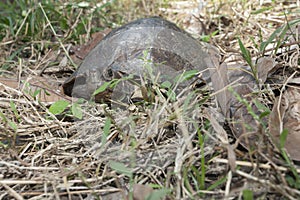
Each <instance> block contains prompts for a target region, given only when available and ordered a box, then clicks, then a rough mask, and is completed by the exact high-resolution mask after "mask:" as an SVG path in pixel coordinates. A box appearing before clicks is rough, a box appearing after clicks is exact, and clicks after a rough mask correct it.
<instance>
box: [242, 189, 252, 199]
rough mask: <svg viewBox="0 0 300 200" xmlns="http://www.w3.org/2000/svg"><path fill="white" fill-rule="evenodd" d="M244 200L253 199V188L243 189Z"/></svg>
mask: <svg viewBox="0 0 300 200" xmlns="http://www.w3.org/2000/svg"><path fill="white" fill-rule="evenodd" d="M243 199H244V200H253V192H252V191H251V190H243Z"/></svg>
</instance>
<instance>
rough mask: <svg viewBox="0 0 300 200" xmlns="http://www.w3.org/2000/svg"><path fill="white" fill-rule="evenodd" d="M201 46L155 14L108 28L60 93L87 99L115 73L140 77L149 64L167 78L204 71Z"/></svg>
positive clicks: (204, 54)
mask: <svg viewBox="0 0 300 200" xmlns="http://www.w3.org/2000/svg"><path fill="white" fill-rule="evenodd" d="M203 48H204V47H203V46H202V45H201V44H200V42H198V41H197V40H195V39H194V38H193V37H191V36H190V35H189V34H188V33H186V32H185V31H183V30H181V29H180V28H178V27H177V26H176V25H175V24H174V23H171V22H169V21H167V20H164V19H162V18H159V17H152V18H144V19H139V20H136V21H133V22H131V23H129V24H126V25H124V26H122V27H120V28H118V29H116V30H113V31H111V32H110V33H109V34H108V35H107V36H106V37H105V38H104V39H103V40H102V41H101V42H100V43H99V44H98V45H97V46H96V47H95V48H94V49H93V50H92V51H91V52H90V53H89V54H88V56H87V57H86V58H85V59H84V61H83V62H82V64H81V66H80V67H79V68H78V70H77V71H76V72H75V73H74V74H73V75H72V76H71V77H70V78H69V79H68V80H67V81H66V82H65V83H64V84H63V88H64V92H65V94H67V95H69V96H74V97H81V98H85V99H90V98H91V94H92V93H93V92H94V91H95V90H96V89H97V88H98V87H99V86H101V85H102V84H103V83H104V82H105V81H109V80H111V79H112V78H116V77H115V76H116V74H118V73H119V72H121V73H122V74H133V75H136V76H140V75H143V73H145V65H149V64H150V63H151V64H150V65H151V67H152V68H153V74H154V75H157V74H158V73H159V74H160V75H161V76H163V77H168V78H169V79H170V80H172V79H173V78H174V77H175V76H176V75H177V74H180V73H182V72H183V70H192V69H197V70H199V71H205V70H206V69H207V64H206V62H205V61H204V60H205V59H206V58H207V57H208V54H207V53H205V51H204V50H203ZM204 73H206V71H205V72H204ZM207 73H208V72H207ZM207 73H206V75H207V77H208V76H209V75H208V74H207ZM98 98H99V97H98ZM100 98H101V97H100ZM103 98H106V97H104V96H103Z"/></svg>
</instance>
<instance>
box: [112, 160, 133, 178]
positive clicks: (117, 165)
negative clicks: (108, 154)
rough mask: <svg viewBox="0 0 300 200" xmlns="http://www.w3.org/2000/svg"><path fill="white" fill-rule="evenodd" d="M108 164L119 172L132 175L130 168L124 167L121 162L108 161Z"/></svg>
mask: <svg viewBox="0 0 300 200" xmlns="http://www.w3.org/2000/svg"><path fill="white" fill-rule="evenodd" d="M109 165H110V167H111V168H112V169H114V170H116V171H117V172H118V173H120V174H124V175H125V176H128V177H130V178H131V177H132V174H133V173H132V169H130V168H128V167H126V166H125V165H124V164H123V163H120V162H115V161H110V162H109Z"/></svg>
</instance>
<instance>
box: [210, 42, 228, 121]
mask: <svg viewBox="0 0 300 200" xmlns="http://www.w3.org/2000/svg"><path fill="white" fill-rule="evenodd" d="M208 53H209V55H210V56H209V58H206V60H205V61H206V63H207V65H208V67H209V72H210V76H211V77H210V78H211V82H212V85H213V88H214V91H215V92H216V97H217V102H218V104H219V106H220V108H221V111H222V113H223V115H224V116H225V117H229V103H230V99H231V98H232V97H231V93H230V92H229V91H228V90H227V88H226V86H228V84H229V81H228V72H227V65H226V63H223V64H221V65H220V53H219V51H218V50H217V49H216V48H213V47H210V48H208Z"/></svg>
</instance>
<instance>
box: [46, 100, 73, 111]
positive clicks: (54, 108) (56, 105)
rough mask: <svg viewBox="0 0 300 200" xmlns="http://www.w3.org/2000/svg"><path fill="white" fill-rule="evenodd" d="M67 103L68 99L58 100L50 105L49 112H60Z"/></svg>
mask: <svg viewBox="0 0 300 200" xmlns="http://www.w3.org/2000/svg"><path fill="white" fill-rule="evenodd" d="M69 104H70V103H69V102H68V101H65V100H59V101H57V102H55V103H53V104H52V105H51V106H50V108H49V112H51V113H52V114H53V115H58V114H61V113H62V112H63V111H64V110H65V109H66V108H67V107H68V105H69Z"/></svg>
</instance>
